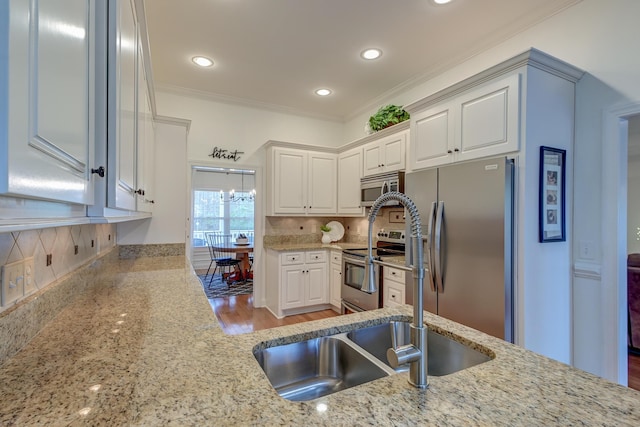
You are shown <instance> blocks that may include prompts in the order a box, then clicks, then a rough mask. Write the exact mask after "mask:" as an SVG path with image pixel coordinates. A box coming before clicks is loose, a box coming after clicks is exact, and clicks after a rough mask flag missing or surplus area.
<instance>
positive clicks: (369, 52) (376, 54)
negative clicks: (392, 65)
mask: <svg viewBox="0 0 640 427" xmlns="http://www.w3.org/2000/svg"><path fill="white" fill-rule="evenodd" d="M380 55H382V51H381V50H380V49H366V50H363V51H362V53H361V54H360V56H361V57H363V58H364V59H376V58H380Z"/></svg>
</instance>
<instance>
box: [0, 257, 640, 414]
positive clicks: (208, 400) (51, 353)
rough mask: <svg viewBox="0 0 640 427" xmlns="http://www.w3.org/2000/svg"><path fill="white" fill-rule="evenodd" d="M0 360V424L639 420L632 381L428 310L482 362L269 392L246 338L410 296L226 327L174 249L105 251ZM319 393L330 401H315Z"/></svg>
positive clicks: (318, 327) (362, 318) (314, 328)
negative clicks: (306, 393) (126, 253)
mask: <svg viewBox="0 0 640 427" xmlns="http://www.w3.org/2000/svg"><path fill="white" fill-rule="evenodd" d="M108 268H110V269H111V270H112V274H111V275H109V276H108V277H110V279H109V280H105V283H100V284H99V286H95V287H93V288H92V289H91V290H89V291H87V292H86V293H85V294H83V295H81V296H80V297H78V298H77V299H76V300H75V301H74V302H72V303H71V304H70V305H69V306H68V307H67V308H66V309H65V310H64V311H62V312H61V313H60V315H59V316H58V317H57V318H56V319H55V320H53V321H52V322H50V324H49V325H48V326H46V327H45V328H44V329H43V330H42V332H41V333H40V334H39V335H38V336H36V337H35V338H34V339H33V340H32V341H31V343H30V344H29V345H28V346H27V347H26V348H24V349H23V350H22V351H21V352H20V353H18V354H17V355H16V356H14V357H13V358H12V359H10V360H9V361H8V362H6V363H5V364H4V365H2V366H0V379H1V381H0V398H1V402H2V403H1V404H0V425H3V426H4V425H108V426H119V425H127V426H130V425H134V426H139V425H140V426H142V425H144V426H156V425H176V426H178V425H179V426H185V425H197V426H207V425H211V426H227V425H229V426H245V425H252V426H253V425H255V426H303V425H304V426H309V425H331V426H353V425H381V426H415V425H434V426H447V425H453V426H496V425H504V426H516V425H523V426H533V425H536V426H549V425H610V426H624V425H628V426H633V425H635V426H638V425H640V393H639V392H636V391H634V390H631V389H627V388H624V387H621V386H619V385H616V384H614V383H611V382H609V381H606V380H603V379H600V378H598V377H595V376H593V375H590V374H588V373H586V372H583V371H580V370H577V369H574V368H571V367H569V366H567V365H564V364H562V363H559V362H555V361H553V360H550V359H547V358H545V357H542V356H539V355H536V354H534V353H532V352H529V351H526V350H524V349H522V348H520V347H517V346H514V345H511V344H508V343H506V342H504V341H501V340H498V339H496V338H492V337H490V336H487V335H485V334H483V333H480V332H477V331H474V330H472V329H469V328H466V327H464V326H461V325H458V324H456V323H453V322H450V321H447V320H445V319H443V318H440V317H438V316H434V315H431V314H429V313H425V321H426V322H427V323H429V324H430V326H431V327H434V328H436V329H442V330H446V331H448V333H449V334H450V335H454V336H457V337H458V338H459V339H461V340H463V341H464V340H468V341H470V342H473V343H476V344H477V345H479V346H481V347H484V348H485V349H487V351H488V352H490V353H492V354H494V355H495V358H494V359H493V360H491V361H489V362H486V363H483V364H481V365H477V366H475V367H472V368H469V369H466V370H464V371H460V372H458V373H455V374H451V375H447V376H444V377H429V381H430V387H429V389H428V390H426V391H420V390H417V389H415V388H413V387H411V386H410V385H409V384H408V383H407V376H408V374H407V373H404V374H397V375H394V376H390V377H386V378H382V379H379V380H376V381H373V382H369V383H366V384H363V385H360V386H357V387H353V388H350V389H348V390H344V391H341V392H338V393H334V394H332V395H329V396H326V397H323V398H319V399H316V400H313V401H308V402H291V401H288V400H285V399H283V398H281V397H280V396H278V394H277V393H276V392H275V390H274V389H273V388H272V387H271V385H270V383H269V381H268V380H267V378H266V376H265V374H264V373H263V372H262V370H261V368H260V367H259V365H258V363H257V362H256V360H255V358H254V357H253V354H252V350H253V349H254V348H255V347H256V346H261V345H265V344H263V343H266V342H270V341H273V340H276V341H277V342H280V343H286V342H292V341H296V340H302V339H306V338H309V337H313V336H318V335H327V334H332V333H337V332H344V331H347V330H350V329H353V328H354V327H358V326H362V325H364V324H369V323H371V324H373V323H380V322H382V321H384V320H388V319H390V318H401V317H406V316H408V315H410V314H411V308H410V307H409V306H402V307H400V308H396V309H381V310H375V311H369V312H364V313H357V314H351V315H348V316H339V317H335V318H330V319H324V320H320V321H314V322H306V323H300V324H296V325H291V326H285V327H280V328H274V329H269V330H265V331H258V332H254V333H250V334H244V335H235V336H229V335H225V334H224V333H223V332H222V330H221V329H220V327H219V325H218V323H217V321H216V318H215V316H214V315H213V312H212V310H211V307H210V305H209V303H208V301H207V299H206V298H205V296H204V293H203V291H202V288H201V285H200V283H199V280H198V278H197V277H196V276H195V274H194V273H193V270H192V269H191V267H190V266H189V265H188V264H186V263H185V260H184V258H183V257H158V258H142V259H137V260H120V261H114V262H113V265H111V266H109V267H108ZM319 403H324V404H326V410H324V411H319V410H318V409H317V407H318V404H319Z"/></svg>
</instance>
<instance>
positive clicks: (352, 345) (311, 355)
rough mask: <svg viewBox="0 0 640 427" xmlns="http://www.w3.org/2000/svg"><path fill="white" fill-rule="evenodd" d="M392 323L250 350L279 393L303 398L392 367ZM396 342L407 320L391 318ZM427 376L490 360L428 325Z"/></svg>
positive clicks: (405, 332) (405, 335) (405, 340)
mask: <svg viewBox="0 0 640 427" xmlns="http://www.w3.org/2000/svg"><path fill="white" fill-rule="evenodd" d="M391 327H392V323H383V324H380V325H376V326H370V327H366V328H362V329H356V330H353V331H351V332H347V333H340V334H336V335H330V336H325V337H318V338H312V339H309V340H306V341H301V342H296V343H292V344H285V345H280V346H275V347H270V348H265V349H259V350H254V356H255V358H256V360H257V361H258V363H259V364H260V367H261V368H262V369H263V371H264V372H265V374H266V375H267V377H268V378H269V381H270V382H271V385H272V386H273V388H275V390H276V391H277V392H278V394H279V395H280V396H282V397H283V398H285V399H288V400H293V401H306V400H311V399H315V398H318V397H321V396H326V395H328V394H332V393H335V392H337V391H340V390H344V389H347V388H350V387H354V386H357V385H360V384H364V383H366V382H369V381H373V380H376V379H379V378H383V377H386V376H389V375H394V374H396V373H398V372H403V371H408V370H409V365H408V364H407V365H401V366H399V367H397V368H396V369H393V368H391V366H390V365H389V363H388V361H387V356H386V352H387V349H388V348H390V347H391ZM394 327H395V328H396V331H397V335H396V336H397V339H398V345H404V344H409V322H395V326H394ZM427 352H428V356H427V362H428V371H427V372H428V375H431V376H443V375H449V374H452V373H454V372H458V371H460V370H463V369H467V368H470V367H471V366H475V365H478V364H480V363H484V362H487V361H489V360H491V358H490V357H489V356H487V355H486V354H484V353H481V352H479V351H477V350H475V349H473V348H471V347H469V346H466V345H464V344H462V343H460V342H458V341H455V340H453V339H451V338H448V337H446V336H444V335H440V334H438V333H437V332H434V331H432V330H429V331H428V333H427Z"/></svg>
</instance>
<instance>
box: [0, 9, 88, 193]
mask: <svg viewBox="0 0 640 427" xmlns="http://www.w3.org/2000/svg"><path fill="white" fill-rule="evenodd" d="M3 3H4V6H2V7H0V28H2V31H0V93H2V94H4V95H3V96H2V97H0V171H1V172H0V194H4V195H13V196H19V197H20V196H24V197H29V198H38V199H47V200H53V201H63V202H70V203H77V204H91V203H92V202H93V192H92V189H93V186H92V182H91V179H92V174H91V168H92V166H93V165H92V163H93V150H94V120H93V116H94V107H95V105H94V97H93V84H94V80H93V76H94V75H95V71H94V45H93V43H94V37H95V11H94V8H93V7H94V2H93V1H89V0H47V1H29V0H11V1H7V2H3Z"/></svg>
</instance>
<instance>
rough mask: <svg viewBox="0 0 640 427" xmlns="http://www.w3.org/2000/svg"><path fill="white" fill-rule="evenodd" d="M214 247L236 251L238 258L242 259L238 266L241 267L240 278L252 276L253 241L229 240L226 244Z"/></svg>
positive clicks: (245, 278)
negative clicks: (251, 254) (250, 256)
mask: <svg viewBox="0 0 640 427" xmlns="http://www.w3.org/2000/svg"><path fill="white" fill-rule="evenodd" d="M213 248H214V249H218V250H220V251H222V252H227V253H229V252H230V253H234V254H235V256H236V259H238V260H240V264H239V265H238V267H239V268H240V276H241V277H240V279H241V280H247V279H249V278H251V276H252V272H251V263H250V262H249V254H250V253H253V242H249V243H237V242H229V243H228V244H225V245H224V246H214V247H213Z"/></svg>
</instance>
